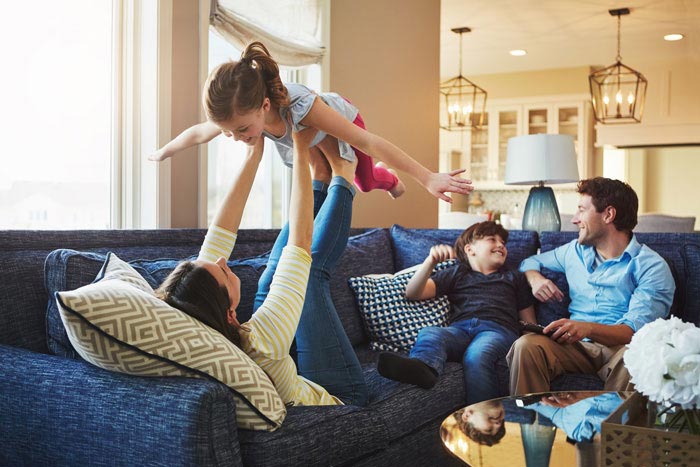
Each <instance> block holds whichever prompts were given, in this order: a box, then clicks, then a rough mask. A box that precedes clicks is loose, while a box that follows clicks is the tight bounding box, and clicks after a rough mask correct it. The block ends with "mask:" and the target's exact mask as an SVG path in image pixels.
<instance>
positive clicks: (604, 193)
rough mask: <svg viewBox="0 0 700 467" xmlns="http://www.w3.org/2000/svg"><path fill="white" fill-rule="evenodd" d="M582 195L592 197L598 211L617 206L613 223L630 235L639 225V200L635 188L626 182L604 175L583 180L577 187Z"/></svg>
mask: <svg viewBox="0 0 700 467" xmlns="http://www.w3.org/2000/svg"><path fill="white" fill-rule="evenodd" d="M576 188H577V191H578V193H579V194H581V195H588V196H590V197H591V202H592V203H593V206H595V209H596V211H598V212H603V211H604V210H605V208H607V207H608V206H612V207H614V208H615V212H616V214H615V219H613V225H614V226H615V228H616V229H617V230H620V231H622V232H627V233H628V234H629V235H630V236H631V235H632V230H633V229H634V228H635V226H636V225H637V209H639V200H638V199H637V193H635V192H634V189H633V188H632V187H631V186H629V185H628V184H627V183H625V182H621V181H620V180H613V179H610V178H604V177H595V178H589V179H587V180H581V181H580V182H578V186H577V187H576Z"/></svg>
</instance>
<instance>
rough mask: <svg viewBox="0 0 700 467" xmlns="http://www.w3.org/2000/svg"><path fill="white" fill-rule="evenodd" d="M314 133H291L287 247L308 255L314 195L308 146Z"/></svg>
mask: <svg viewBox="0 0 700 467" xmlns="http://www.w3.org/2000/svg"><path fill="white" fill-rule="evenodd" d="M316 133H317V130H316V129H315V128H306V129H304V130H302V131H299V132H295V133H292V140H293V141H294V166H293V168H292V193H291V196H290V200H289V239H288V240H287V245H294V246H297V247H299V248H303V249H304V250H306V251H307V252H308V253H309V254H311V237H312V234H313V229H314V195H313V188H312V186H311V173H310V171H309V145H310V144H311V141H312V140H313V139H314V136H315V135H316Z"/></svg>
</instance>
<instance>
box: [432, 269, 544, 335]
mask: <svg viewBox="0 0 700 467" xmlns="http://www.w3.org/2000/svg"><path fill="white" fill-rule="evenodd" d="M430 278H431V279H432V280H433V282H435V287H436V290H435V294H436V296H441V295H447V298H448V300H449V301H450V307H451V310H450V315H449V321H450V323H454V322H456V321H461V320H464V319H471V318H479V319H485V320H488V321H492V322H494V323H498V324H500V325H502V326H504V327H506V328H508V329H511V330H512V331H513V332H515V333H516V334H518V335H519V334H520V326H519V324H518V319H519V318H518V311H519V310H522V309H523V308H527V307H528V306H530V305H533V304H534V302H535V299H534V297H533V296H532V292H531V290H530V285H529V284H528V283H527V279H525V275H524V274H523V273H522V272H520V271H517V270H511V269H505V268H502V269H500V270H499V271H497V272H494V273H492V274H489V275H484V274H482V273H480V272H477V271H473V270H472V269H471V268H470V267H469V266H465V265H464V264H462V263H460V262H457V263H455V265H454V266H452V267H449V268H447V269H443V270H442V271H437V272H435V273H433V275H432V276H430Z"/></svg>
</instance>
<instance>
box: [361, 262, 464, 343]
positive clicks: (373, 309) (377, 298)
mask: <svg viewBox="0 0 700 467" xmlns="http://www.w3.org/2000/svg"><path fill="white" fill-rule="evenodd" d="M452 264H454V261H446V262H443V263H440V264H438V265H437V266H436V268H435V269H436V270H441V269H445V267H447V266H448V265H452ZM418 267H419V266H418V265H416V266H414V267H411V268H408V269H404V270H403V271H399V272H397V273H396V274H369V275H366V276H361V277H351V278H350V280H349V282H350V287H351V288H352V290H353V292H354V293H355V297H356V299H357V305H358V307H359V309H360V314H361V315H362V319H363V321H364V323H365V326H366V327H367V333H368V334H369V348H370V349H371V350H374V351H392V352H403V353H408V352H409V351H410V350H411V348H412V347H413V344H414V343H415V342H416V338H417V337H418V332H419V331H420V330H421V329H423V328H424V327H426V326H440V327H442V326H446V325H447V315H448V313H449V312H450V302H449V301H448V300H447V297H446V296H442V297H437V298H432V299H429V300H420V301H415V300H409V299H407V298H406V295H405V294H406V284H408V281H409V280H410V279H411V277H413V275H414V274H415V273H416V270H417V269H418Z"/></svg>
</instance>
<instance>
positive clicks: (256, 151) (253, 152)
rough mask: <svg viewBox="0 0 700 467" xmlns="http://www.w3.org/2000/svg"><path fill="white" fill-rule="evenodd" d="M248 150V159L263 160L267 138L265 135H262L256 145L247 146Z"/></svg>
mask: <svg viewBox="0 0 700 467" xmlns="http://www.w3.org/2000/svg"><path fill="white" fill-rule="evenodd" d="M247 148H248V153H247V156H248V157H256V158H258V159H260V158H262V155H263V151H264V150H265V137H264V136H263V135H260V137H259V138H258V140H257V141H256V142H255V144H254V145H252V146H247Z"/></svg>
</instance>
